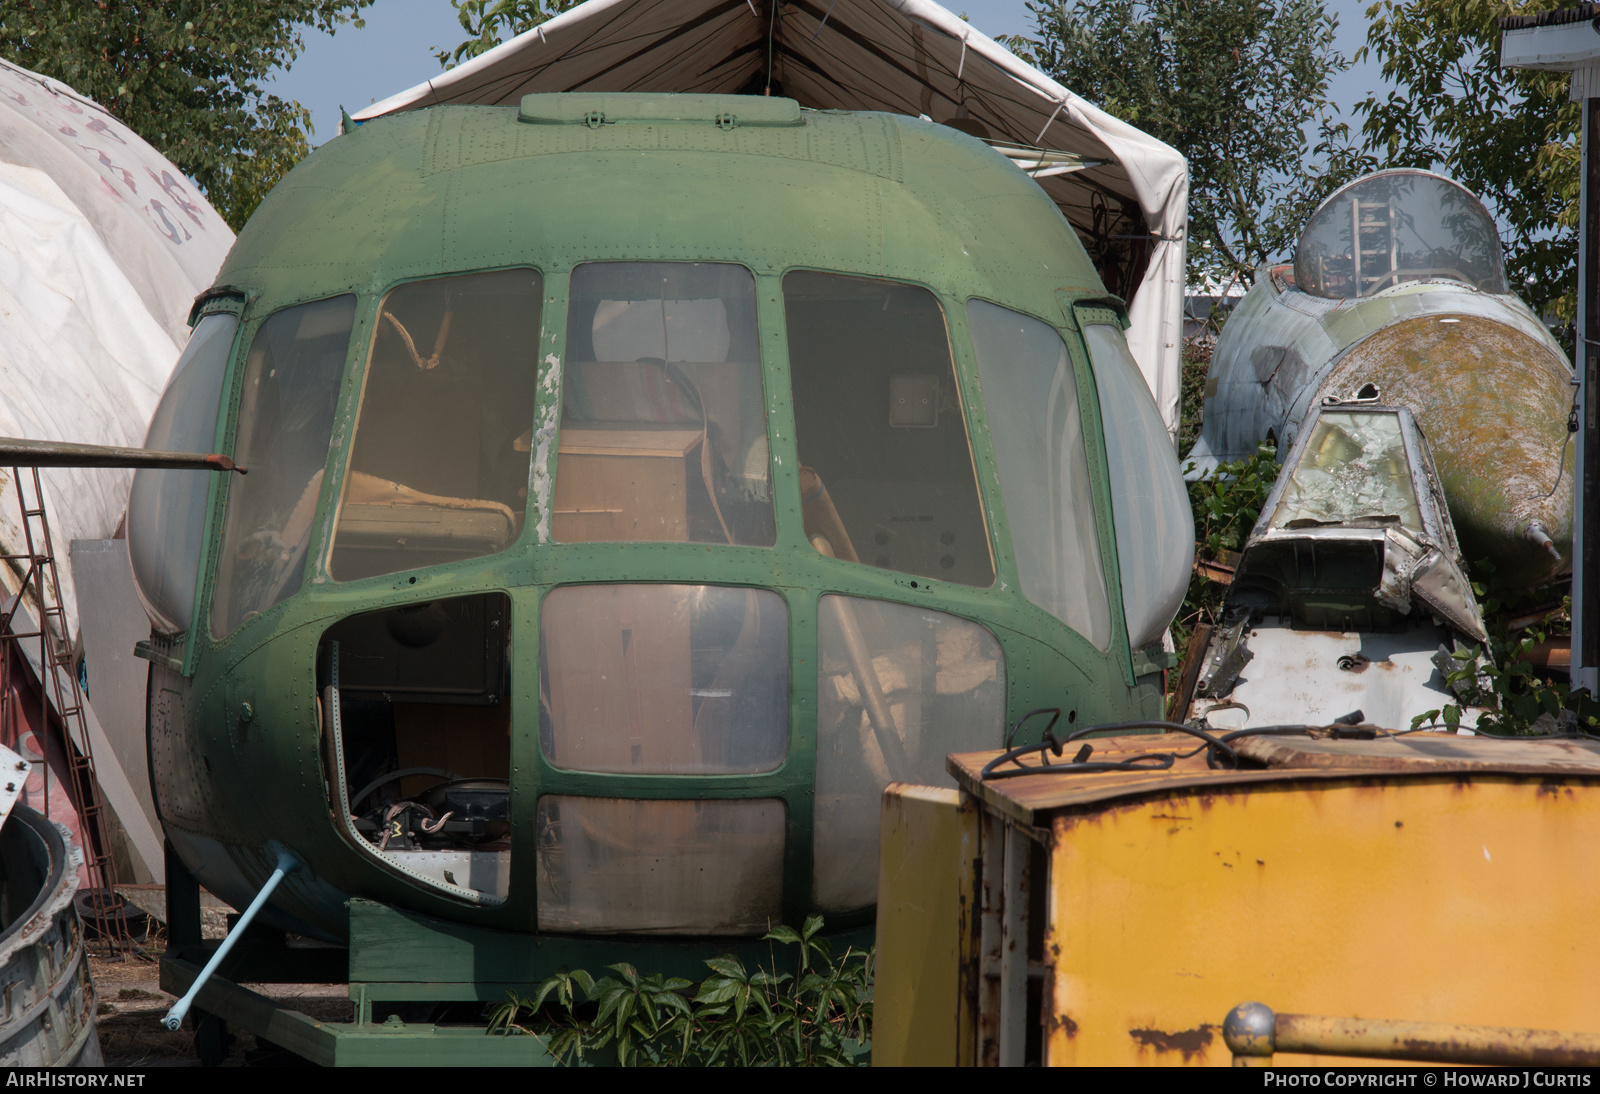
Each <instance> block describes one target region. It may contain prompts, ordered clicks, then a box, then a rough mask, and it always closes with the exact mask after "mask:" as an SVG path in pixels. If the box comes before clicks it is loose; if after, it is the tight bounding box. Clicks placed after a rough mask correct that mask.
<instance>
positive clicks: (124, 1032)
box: [89, 956, 353, 1067]
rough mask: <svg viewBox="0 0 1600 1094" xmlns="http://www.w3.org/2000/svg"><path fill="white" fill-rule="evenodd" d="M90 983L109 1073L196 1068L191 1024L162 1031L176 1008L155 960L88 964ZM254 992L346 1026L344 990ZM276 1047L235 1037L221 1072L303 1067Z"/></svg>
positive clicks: (348, 1010)
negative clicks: (115, 1069) (128, 1069)
mask: <svg viewBox="0 0 1600 1094" xmlns="http://www.w3.org/2000/svg"><path fill="white" fill-rule="evenodd" d="M89 972H90V975H91V976H92V977H93V978H94V987H95V996H96V999H97V1001H98V1008H97V1013H98V1015H99V1017H98V1025H99V1029H100V1048H101V1051H102V1052H103V1053H104V1054H105V1058H106V1063H107V1064H108V1065H110V1066H112V1067H199V1066H200V1061H199V1059H198V1058H197V1057H196V1055H195V1051H194V1030H193V1029H192V1027H191V1024H190V1023H185V1024H184V1028H183V1029H181V1030H178V1031H176V1032H168V1031H167V1029H166V1028H165V1027H163V1026H162V1025H161V1019H162V1017H163V1016H164V1015H165V1014H166V1013H167V1011H168V1009H169V1008H171V1006H172V1004H173V1003H175V1002H177V1000H176V999H174V998H173V997H172V996H170V995H168V994H167V993H166V992H164V991H162V990H161V982H160V981H161V974H160V970H159V968H158V966H157V964H156V962H155V961H154V960H146V959H143V958H137V957H130V958H102V957H94V956H91V957H90V958H89ZM249 986H250V987H251V988H252V989H253V990H255V991H258V992H260V993H261V994H262V995H265V996H267V997H268V998H271V999H277V1000H280V1001H282V1002H284V1003H286V1004H288V1005H290V1006H292V1007H294V1008H295V1009H296V1010H300V1011H304V1012H305V1013H306V1014H309V1015H311V1016H312V1017H314V1018H320V1019H322V1020H323V1021H326V1022H348V1021H350V1020H351V1019H352V1017H353V1007H352V1004H351V1002H350V998H349V995H348V991H349V989H348V988H347V987H346V986H345V985H343V984H252V985H249ZM302 1062H303V1061H301V1060H300V1059H299V1058H298V1057H294V1056H290V1055H289V1054H288V1053H285V1052H283V1051H281V1050H278V1049H276V1048H275V1047H274V1046H263V1045H259V1044H257V1043H256V1041H255V1039H254V1038H253V1037H251V1036H250V1035H249V1034H239V1035H238V1036H237V1037H236V1038H235V1039H234V1040H233V1042H232V1044H231V1045H230V1046H229V1049H228V1057H227V1059H226V1061H224V1063H223V1065H222V1066H224V1067H272V1066H285V1065H289V1066H293V1065H295V1064H299V1063H302Z"/></svg>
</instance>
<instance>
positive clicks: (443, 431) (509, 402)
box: [328, 269, 542, 581]
mask: <svg viewBox="0 0 1600 1094" xmlns="http://www.w3.org/2000/svg"><path fill="white" fill-rule="evenodd" d="M541 284H542V282H541V279H540V277H539V274H538V273H537V272H536V271H534V270H527V269H522V270H498V271H495V272H492V273H476V274H465V275H461V276H456V277H442V278H435V279H432V280H429V281H414V282H411V283H409V284H406V285H401V286H400V287H399V288H396V289H394V290H393V291H392V292H390V293H389V295H388V296H387V297H385V298H384V301H383V304H382V306H381V307H380V308H379V309H378V319H377V329H376V330H375V331H374V332H373V339H372V358H371V361H370V363H369V364H368V366H367V375H366V383H365V387H364V390H363V391H362V395H361V410H360V417H359V418H358V419H357V421H356V435H355V442H354V444H353V446H352V448H351V453H350V470H349V472H348V474H347V475H346V477H345V482H344V488H343V489H344V497H343V499H342V500H341V502H340V504H339V519H338V524H337V525H336V527H335V530H334V540H333V552H332V554H331V555H330V556H329V559H328V570H329V573H330V574H331V575H332V576H333V577H334V579H335V580H339V581H349V580H353V579H355V578H361V577H372V576H374V575H377V574H392V573H397V572H399V571H401V570H412V569H417V568H418V567H422V566H434V565H439V564H442V563H446V562H455V561H459V560H462V559H468V558H477V557H480V556H482V555H491V554H495V553H497V552H499V551H503V550H505V549H506V548H507V547H509V546H511V544H512V543H513V542H514V541H515V540H516V538H517V535H518V534H519V533H520V532H521V530H522V515H523V512H524V511H525V510H526V508H527V503H528V466H529V462H530V451H531V444H530V441H531V438H532V433H533V401H534V382H535V373H536V369H537V356H538V354H537V350H538V345H539V319H540V306H539V305H540V292H541Z"/></svg>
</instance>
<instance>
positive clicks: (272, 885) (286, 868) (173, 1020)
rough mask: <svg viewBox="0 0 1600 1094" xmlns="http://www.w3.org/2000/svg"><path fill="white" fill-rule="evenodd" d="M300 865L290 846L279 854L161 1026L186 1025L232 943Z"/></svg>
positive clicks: (175, 1027)
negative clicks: (273, 865)
mask: <svg viewBox="0 0 1600 1094" xmlns="http://www.w3.org/2000/svg"><path fill="white" fill-rule="evenodd" d="M300 866H301V862H300V857H299V856H298V855H296V854H295V853H294V852H293V851H291V850H289V849H288V848H287V847H285V848H282V849H281V850H280V851H279V852H278V866H277V869H275V870H273V871H272V876H271V877H269V878H267V883H266V884H265V885H263V886H262V887H261V891H260V892H259V893H257V894H256V898H255V899H254V900H252V901H251V902H250V907H248V908H246V909H245V910H244V915H242V916H240V917H239V922H238V924H236V925H235V926H234V928H233V930H231V931H229V932H228V937H227V938H224V939H223V940H222V945H220V946H218V947H217V952H216V953H214V954H212V955H211V960H210V961H207V962H206V967H205V968H203V969H201V970H200V975H199V976H197V977H195V978H194V983H193V984H191V985H189V990H188V991H187V992H185V993H184V996H183V998H182V999H179V1000H178V1001H177V1002H176V1003H174V1004H172V1009H171V1010H169V1011H167V1016H166V1017H165V1018H163V1019H161V1024H162V1025H163V1026H165V1027H166V1028H167V1029H169V1030H176V1029H178V1028H179V1027H180V1026H182V1025H183V1019H184V1017H185V1016H186V1015H188V1013H189V1007H190V1006H191V1005H192V1004H193V1003H194V1001H195V998H196V997H197V996H198V995H199V994H200V989H201V988H203V987H205V986H206V982H207V981H208V980H210V979H211V974H212V973H214V972H216V971H217V966H218V965H221V964H222V959H223V958H225V957H227V956H228V951H229V950H231V949H233V944H234V943H235V942H237V941H239V938H240V936H242V935H243V934H244V932H245V930H246V929H247V928H248V927H249V926H250V923H251V921H253V920H254V919H255V917H256V913H257V912H259V911H260V910H261V909H262V907H263V906H264V905H265V904H266V903H267V900H268V899H269V898H270V897H271V896H272V891H273V890H274V889H276V888H277V887H278V883H279V882H280V881H282V880H283V879H284V878H286V877H288V876H289V875H290V874H292V873H294V872H295V871H296V870H298V869H299V868H300Z"/></svg>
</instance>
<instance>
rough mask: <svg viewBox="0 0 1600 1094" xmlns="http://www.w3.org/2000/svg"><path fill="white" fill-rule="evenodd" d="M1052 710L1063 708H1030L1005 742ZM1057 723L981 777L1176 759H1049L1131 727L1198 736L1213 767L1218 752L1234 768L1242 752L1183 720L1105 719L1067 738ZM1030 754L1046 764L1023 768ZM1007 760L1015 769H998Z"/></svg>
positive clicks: (1145, 766) (1159, 764)
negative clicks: (1081, 742)
mask: <svg viewBox="0 0 1600 1094" xmlns="http://www.w3.org/2000/svg"><path fill="white" fill-rule="evenodd" d="M1052 711H1054V713H1055V715H1056V717H1057V718H1059V717H1060V715H1061V711H1060V710H1059V709H1058V708H1055V707H1041V708H1039V709H1037V710H1031V711H1029V712H1028V713H1027V714H1024V715H1023V716H1022V717H1021V718H1018V719H1017V720H1016V722H1014V723H1012V726H1011V732H1010V733H1008V734H1006V744H1007V745H1008V746H1009V745H1010V744H1011V741H1012V740H1013V739H1014V738H1015V736H1016V733H1017V731H1018V730H1019V729H1021V728H1022V724H1023V723H1024V722H1026V721H1027V720H1028V719H1029V718H1032V717H1033V716H1034V715H1037V714H1047V713H1050V712H1052ZM1055 723H1056V719H1055V718H1052V719H1051V720H1050V725H1048V726H1046V727H1045V731H1044V736H1045V738H1046V739H1045V740H1044V741H1041V742H1040V743H1039V744H1034V745H1020V746H1018V747H1016V748H1010V747H1008V748H1007V749H1006V750H1005V751H1004V752H1002V753H1001V754H1000V755H998V756H996V757H995V758H994V759H992V760H990V761H989V762H988V763H986V764H984V765H983V770H982V772H980V774H979V776H978V777H979V778H980V779H983V780H989V779H1009V778H1015V777H1017V776H1018V775H1037V774H1039V773H1041V772H1042V771H1046V770H1049V771H1057V772H1090V771H1130V770H1155V771H1161V770H1165V769H1167V768H1169V767H1171V766H1172V765H1173V764H1174V763H1176V762H1177V760H1178V754H1177V753H1175V752H1146V753H1142V754H1141V755H1139V756H1133V757H1130V758H1128V759H1126V760H1117V761H1109V760H1102V761H1095V762H1087V763H1065V764H1052V763H1051V762H1050V755H1051V754H1052V753H1053V754H1054V755H1057V756H1059V755H1061V752H1062V749H1063V748H1064V747H1065V746H1066V745H1068V744H1071V743H1072V742H1073V741H1077V740H1081V739H1082V738H1084V737H1087V736H1089V735H1090V734H1091V733H1111V732H1116V731H1118V730H1129V729H1165V730H1167V731H1168V732H1171V733H1186V734H1188V735H1189V736H1191V737H1198V738H1200V740H1202V741H1203V742H1205V743H1204V744H1203V745H1201V748H1206V749H1209V750H1210V755H1209V756H1208V758H1207V762H1208V763H1210V764H1211V765H1212V766H1216V760H1215V758H1216V755H1217V754H1218V753H1219V752H1221V753H1226V754H1227V755H1228V757H1229V758H1230V759H1231V760H1232V761H1233V766H1234V767H1238V766H1239V754H1238V753H1237V752H1235V751H1234V750H1233V748H1232V747H1230V746H1229V745H1228V743H1227V742H1226V741H1225V740H1224V739H1222V738H1220V737H1216V736H1214V735H1213V734H1210V733H1207V732H1206V731H1205V730H1203V729H1197V728H1195V727H1194V726H1187V725H1184V724H1183V723H1181V722H1164V721H1149V722H1102V723H1100V724H1099V725H1093V726H1086V727H1084V728H1083V729H1079V730H1074V731H1073V732H1071V733H1069V734H1067V735H1066V736H1065V737H1059V738H1058V737H1056V736H1055V734H1053V733H1051V732H1050V730H1051V727H1053V726H1054V725H1055ZM1198 751H1199V749H1196V750H1195V752H1198ZM1195 752H1189V753H1186V755H1188V756H1193V755H1194V754H1195ZM1030 753H1038V754H1039V755H1040V756H1041V757H1042V758H1043V760H1044V763H1043V764H1042V765H1041V766H1039V767H1024V766H1022V765H1021V764H1020V763H1017V760H1018V758H1020V757H1022V756H1026V755H1029V754H1030ZM1006 763H1012V764H1016V767H1015V769H1014V770H1008V771H1004V772H1000V771H997V770H996V768H998V767H1000V765H1002V764H1006Z"/></svg>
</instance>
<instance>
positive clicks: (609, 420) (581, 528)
mask: <svg viewBox="0 0 1600 1094" xmlns="http://www.w3.org/2000/svg"><path fill="white" fill-rule="evenodd" d="M764 405H765V404H764V401H763V395H762V382H761V349H760V341H759V339H758V338H757V336H756V283H755V277H754V275H752V274H751V273H750V271H749V270H747V269H745V267H743V266H738V265H733V264H731V263H717V262H591V263H587V264H585V265H582V266H579V267H578V268H577V269H576V270H574V271H573V274H572V300H571V305H570V310H569V312H568V316H567V365H566V369H565V380H564V382H563V387H562V394H561V447H560V454H559V457H558V459H557V463H556V489H555V514H554V515H555V521H554V526H553V531H554V538H555V541H556V542H557V543H594V542H610V543H620V542H628V541H647V542H669V543H670V542H680V543H719V544H734V545H740V546H747V547H769V546H771V545H772V544H773V543H774V542H775V541H776V525H775V524H774V523H773V515H772V489H771V477H770V472H769V471H768V469H767V463H768V453H767V422H766V412H765V410H764V409H763V408H764Z"/></svg>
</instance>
